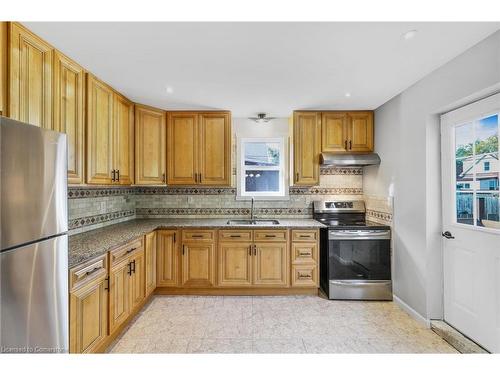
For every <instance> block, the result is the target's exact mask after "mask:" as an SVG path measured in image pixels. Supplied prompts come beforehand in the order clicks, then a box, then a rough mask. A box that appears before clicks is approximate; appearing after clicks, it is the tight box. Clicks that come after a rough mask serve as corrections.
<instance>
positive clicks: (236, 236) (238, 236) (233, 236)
mask: <svg viewBox="0 0 500 375" xmlns="http://www.w3.org/2000/svg"><path fill="white" fill-rule="evenodd" d="M229 237H231V238H241V235H239V234H231V235H230V236H229Z"/></svg>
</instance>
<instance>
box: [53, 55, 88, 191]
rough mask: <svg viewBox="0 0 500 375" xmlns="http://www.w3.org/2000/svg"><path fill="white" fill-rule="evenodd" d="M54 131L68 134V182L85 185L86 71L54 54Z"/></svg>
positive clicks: (62, 56)
mask: <svg viewBox="0 0 500 375" xmlns="http://www.w3.org/2000/svg"><path fill="white" fill-rule="evenodd" d="M53 93H54V98H53V101H54V124H53V125H54V130H56V131H58V132H61V133H66V136H67V143H68V183H69V184H82V183H84V170H83V168H84V167H83V166H84V155H85V154H84V140H83V137H84V125H85V124H84V105H85V71H84V69H83V68H82V67H81V66H79V65H78V64H76V63H75V62H74V61H72V60H71V59H69V58H68V57H66V56H64V55H63V54H62V53H60V52H58V51H56V52H55V53H54V87H53Z"/></svg>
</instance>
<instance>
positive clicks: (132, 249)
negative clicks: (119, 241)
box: [127, 247, 137, 254]
mask: <svg viewBox="0 0 500 375" xmlns="http://www.w3.org/2000/svg"><path fill="white" fill-rule="evenodd" d="M134 250H137V247H133V248H131V249H129V250H127V254H130V253H131V252H132V251H134Z"/></svg>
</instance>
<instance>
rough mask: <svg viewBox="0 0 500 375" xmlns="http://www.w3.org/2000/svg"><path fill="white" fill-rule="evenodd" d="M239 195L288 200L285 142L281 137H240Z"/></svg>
mask: <svg viewBox="0 0 500 375" xmlns="http://www.w3.org/2000/svg"><path fill="white" fill-rule="evenodd" d="M239 146H240V147H239V171H238V172H239V173H238V176H239V177H238V196H239V197H256V198H259V197H260V198H271V199H273V198H274V199H276V198H279V197H287V196H288V194H287V190H288V189H287V187H286V186H285V185H286V183H285V180H286V163H285V158H286V157H285V141H284V139H283V138H241V139H240V142H239Z"/></svg>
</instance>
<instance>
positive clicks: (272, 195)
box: [236, 137, 289, 200]
mask: <svg viewBox="0 0 500 375" xmlns="http://www.w3.org/2000/svg"><path fill="white" fill-rule="evenodd" d="M262 142H265V143H278V144H279V148H280V163H279V166H276V167H266V166H247V165H245V144H247V143H262ZM237 155H238V164H237V165H238V168H237V192H238V194H237V197H236V198H237V199H238V200H248V199H251V198H255V199H257V200H288V199H289V195H288V168H287V160H288V152H287V148H286V141H285V138H284V137H259V138H253V137H243V138H239V139H238V149H237ZM256 169H258V170H262V171H265V170H272V171H275V170H277V171H279V187H280V188H279V191H276V192H273V191H249V192H247V191H244V187H245V183H246V180H245V177H246V171H247V170H256Z"/></svg>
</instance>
